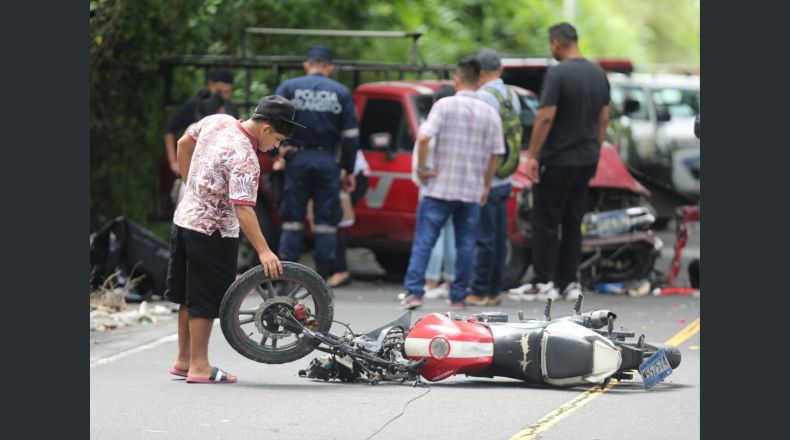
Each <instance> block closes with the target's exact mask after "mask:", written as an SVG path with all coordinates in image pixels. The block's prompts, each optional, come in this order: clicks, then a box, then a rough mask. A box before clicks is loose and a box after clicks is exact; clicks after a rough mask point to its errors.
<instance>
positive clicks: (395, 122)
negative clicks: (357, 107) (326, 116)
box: [354, 96, 418, 243]
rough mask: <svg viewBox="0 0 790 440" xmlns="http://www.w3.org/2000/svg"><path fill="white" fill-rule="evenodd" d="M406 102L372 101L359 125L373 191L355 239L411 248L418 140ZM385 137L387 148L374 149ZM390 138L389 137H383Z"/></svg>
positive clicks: (363, 207) (366, 104)
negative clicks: (413, 168)
mask: <svg viewBox="0 0 790 440" xmlns="http://www.w3.org/2000/svg"><path fill="white" fill-rule="evenodd" d="M402 99H405V97H402V96H391V97H385V96H369V97H367V99H366V101H365V102H364V103H363V106H364V107H363V109H362V118H361V120H360V124H359V128H360V136H359V143H360V148H361V149H362V151H363V152H364V154H365V158H366V159H367V161H368V164H369V165H370V186H369V189H368V191H367V193H366V194H365V197H364V198H363V199H362V200H361V201H360V202H359V204H358V205H357V207H356V209H355V211H356V212H357V221H356V223H355V226H354V230H355V235H356V234H360V235H363V236H367V237H370V238H374V239H375V236H376V235H380V236H381V239H382V240H386V241H390V242H392V241H397V242H402V243H410V242H411V240H412V237H413V235H414V224H415V213H416V208H417V203H418V197H417V196H418V194H417V192H418V191H417V187H416V186H415V185H414V183H413V182H412V181H411V152H412V149H413V148H414V140H415V138H414V134H413V133H412V131H413V129H412V127H411V125H412V124H410V123H409V114H408V113H407V108H406V107H405V106H404V103H403V101H402ZM384 133H386V134H387V135H388V137H389V142H388V144H387V145H386V146H382V145H381V144H380V143H379V145H378V146H377V145H374V144H375V141H374V140H373V139H374V138H375V137H378V138H379V139H381V138H382V134H384ZM384 137H385V138H386V136H384Z"/></svg>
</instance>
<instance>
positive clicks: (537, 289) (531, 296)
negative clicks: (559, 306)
mask: <svg viewBox="0 0 790 440" xmlns="http://www.w3.org/2000/svg"><path fill="white" fill-rule="evenodd" d="M507 297H508V298H510V299H512V300H513V301H535V300H538V301H545V300H547V299H549V298H551V300H552V301H553V300H556V299H558V298H559V297H560V292H559V291H557V289H556V288H555V287H554V283H553V282H551V281H549V282H548V283H545V284H544V283H537V284H532V283H527V284H525V285H523V286H521V287H519V288H517V289H510V290H508V294H507Z"/></svg>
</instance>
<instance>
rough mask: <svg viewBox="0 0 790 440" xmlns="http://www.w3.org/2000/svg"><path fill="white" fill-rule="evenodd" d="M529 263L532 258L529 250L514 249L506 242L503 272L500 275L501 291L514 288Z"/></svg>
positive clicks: (525, 271)
mask: <svg viewBox="0 0 790 440" xmlns="http://www.w3.org/2000/svg"><path fill="white" fill-rule="evenodd" d="M531 262H532V256H531V255H530V250H529V248H522V247H516V248H514V247H513V246H512V244H511V243H510V241H509V240H508V242H507V257H506V258H505V270H504V272H503V273H502V290H504V289H510V288H512V287H516V286H517V285H518V283H519V282H520V281H521V278H523V277H524V274H525V273H527V269H529V265H530V264H531Z"/></svg>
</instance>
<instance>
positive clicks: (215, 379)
mask: <svg viewBox="0 0 790 440" xmlns="http://www.w3.org/2000/svg"><path fill="white" fill-rule="evenodd" d="M228 377H230V375H229V374H228V373H226V372H224V371H222V370H220V369H219V368H217V367H214V368H212V369H211V375H210V376H209V377H208V378H205V377H194V376H187V383H235V382H236V379H233V380H230V379H228Z"/></svg>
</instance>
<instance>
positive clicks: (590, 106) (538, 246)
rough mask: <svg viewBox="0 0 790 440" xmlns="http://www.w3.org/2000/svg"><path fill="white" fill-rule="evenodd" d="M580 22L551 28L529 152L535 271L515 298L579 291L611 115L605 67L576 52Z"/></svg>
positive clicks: (572, 294) (571, 296)
mask: <svg viewBox="0 0 790 440" xmlns="http://www.w3.org/2000/svg"><path fill="white" fill-rule="evenodd" d="M577 40H578V37H577V35H576V29H574V27H573V26H571V25H570V24H568V23H560V24H557V25H554V26H552V27H551V28H550V29H549V44H550V46H551V52H552V55H554V58H556V59H557V61H559V62H560V63H559V64H558V65H556V66H553V67H551V68H549V70H548V71H547V72H546V77H545V79H544V80H543V87H542V90H541V96H540V109H539V110H538V114H537V117H536V121H535V125H534V128H533V129H532V137H531V139H530V143H529V150H528V152H527V156H528V161H527V177H528V178H529V179H530V180H531V181H532V182H534V185H533V199H532V200H533V211H532V238H531V240H532V263H533V269H534V272H535V276H534V278H533V279H532V280H531V281H530V282H529V283H527V284H525V285H523V286H521V287H519V288H517V289H511V290H510V292H509V295H508V296H509V297H510V298H512V299H515V300H527V301H531V300H535V299H539V300H544V299H546V298H551V299H558V298H560V292H562V297H564V298H565V299H567V300H575V299H576V298H577V297H578V296H579V294H581V286H580V285H579V283H578V282H577V279H576V271H577V269H578V266H579V262H580V260H581V249H582V233H581V222H582V217H583V216H584V211H585V209H586V205H587V191H588V186H589V181H590V179H591V178H592V177H593V176H594V175H595V170H596V167H597V164H598V156H599V154H600V151H601V144H602V143H603V139H604V136H605V134H606V123H607V121H608V119H609V107H608V105H609V81H608V80H607V79H606V73H605V72H604V71H603V69H602V68H601V67H600V66H599V65H597V64H595V63H591V62H589V61H587V60H586V59H584V57H583V56H582V54H581V52H579V47H578V45H577Z"/></svg>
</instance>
